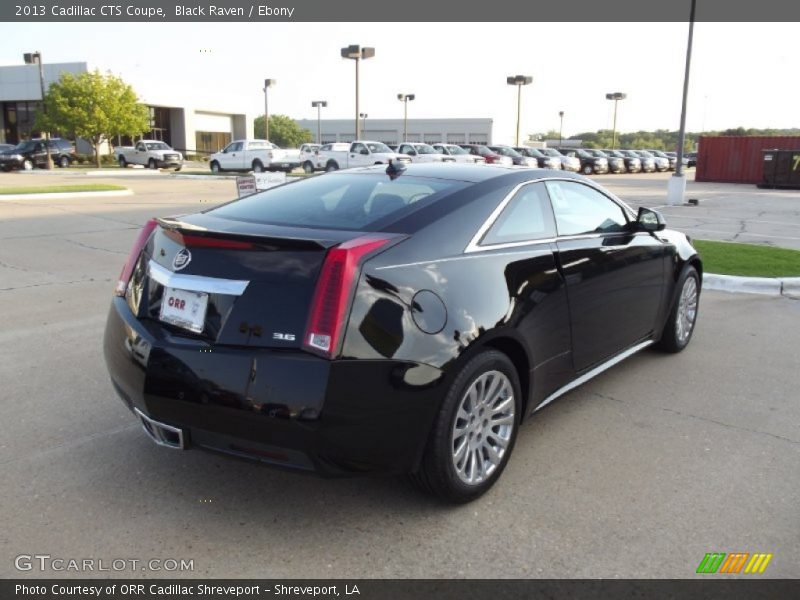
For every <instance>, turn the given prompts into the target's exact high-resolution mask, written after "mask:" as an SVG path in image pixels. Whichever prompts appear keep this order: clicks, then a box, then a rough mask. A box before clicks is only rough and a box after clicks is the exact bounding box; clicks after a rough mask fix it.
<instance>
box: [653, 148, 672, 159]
mask: <svg viewBox="0 0 800 600" xmlns="http://www.w3.org/2000/svg"><path fill="white" fill-rule="evenodd" d="M650 154H655V155H656V156H658V157H659V158H669V157H668V156H667V155H666V154H664V153H663V152H662V151H661V150H650Z"/></svg>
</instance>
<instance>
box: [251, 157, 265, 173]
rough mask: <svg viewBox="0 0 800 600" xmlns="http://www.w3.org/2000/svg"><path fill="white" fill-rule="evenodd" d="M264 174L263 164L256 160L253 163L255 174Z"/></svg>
mask: <svg viewBox="0 0 800 600" xmlns="http://www.w3.org/2000/svg"><path fill="white" fill-rule="evenodd" d="M263 172H264V165H263V163H262V162H261V161H260V160H258V159H256V160H254V161H253V173H263Z"/></svg>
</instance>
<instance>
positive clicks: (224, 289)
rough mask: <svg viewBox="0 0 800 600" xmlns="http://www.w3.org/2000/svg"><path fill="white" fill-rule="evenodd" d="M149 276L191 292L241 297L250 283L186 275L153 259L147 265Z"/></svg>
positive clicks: (167, 284)
mask: <svg viewBox="0 0 800 600" xmlns="http://www.w3.org/2000/svg"><path fill="white" fill-rule="evenodd" d="M147 274H148V276H149V277H150V278H151V279H152V280H153V281H157V282H158V283H160V284H161V285H163V286H168V287H172V288H178V289H180V290H187V291H190V292H206V293H208V294H226V295H228V296H241V295H242V294H243V293H244V291H245V290H246V289H247V286H248V284H249V283H250V282H249V281H244V280H239V279H220V278H217V277H204V276H202V275H184V274H182V273H174V272H172V271H170V270H169V269H165V268H164V267H162V266H161V265H159V264H158V263H156V262H155V261H153V260H152V259H150V262H149V263H147Z"/></svg>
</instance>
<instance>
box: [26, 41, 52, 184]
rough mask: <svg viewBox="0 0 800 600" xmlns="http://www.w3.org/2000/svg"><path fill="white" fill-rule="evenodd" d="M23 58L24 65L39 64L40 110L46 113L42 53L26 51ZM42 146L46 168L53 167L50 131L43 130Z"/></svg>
mask: <svg viewBox="0 0 800 600" xmlns="http://www.w3.org/2000/svg"><path fill="white" fill-rule="evenodd" d="M23 58H24V59H25V64H26V65H33V64H35V65H39V85H40V86H41V88H42V111H43V112H44V114H45V115H46V114H47V105H46V104H45V101H44V64H43V63H42V53H41V52H39V51H38V50H37V51H36V52H26V53H25V54H24V55H23ZM44 147H45V152H46V153H47V167H46V168H48V169H52V168H53V157H52V156H50V132H49V131H45V132H44Z"/></svg>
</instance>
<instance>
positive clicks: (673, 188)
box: [667, 0, 697, 204]
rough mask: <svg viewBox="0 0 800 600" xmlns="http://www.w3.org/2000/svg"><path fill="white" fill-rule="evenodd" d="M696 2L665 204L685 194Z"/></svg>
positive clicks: (681, 200)
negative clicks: (674, 157)
mask: <svg viewBox="0 0 800 600" xmlns="http://www.w3.org/2000/svg"><path fill="white" fill-rule="evenodd" d="M696 3H697V0H692V7H691V9H690V10H689V39H688V41H687V43H686V70H685V72H684V75H683V100H682V102H681V129H680V132H679V134H678V163H677V164H676V165H675V173H673V174H672V177H670V178H669V181H668V182H667V204H683V195H684V193H685V192H686V175H685V174H684V172H683V147H684V145H685V144H686V103H687V99H688V97H689V69H690V67H691V65H692V40H693V39H694V11H695V5H696Z"/></svg>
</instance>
